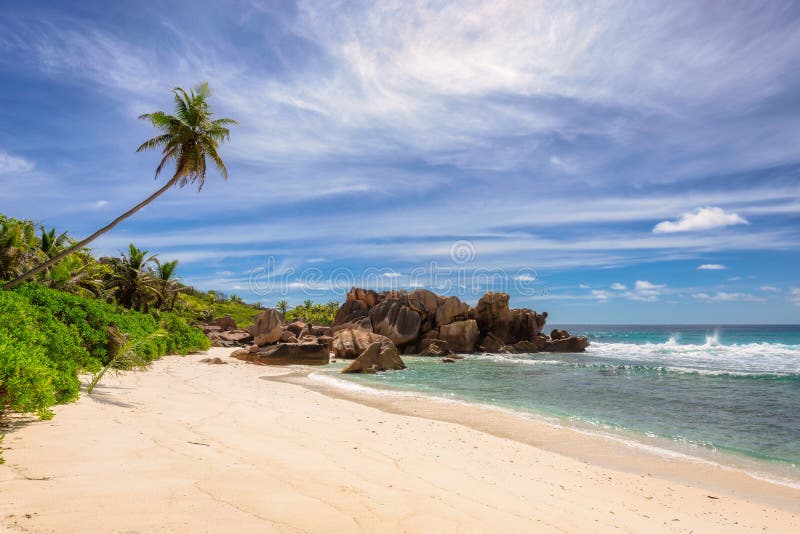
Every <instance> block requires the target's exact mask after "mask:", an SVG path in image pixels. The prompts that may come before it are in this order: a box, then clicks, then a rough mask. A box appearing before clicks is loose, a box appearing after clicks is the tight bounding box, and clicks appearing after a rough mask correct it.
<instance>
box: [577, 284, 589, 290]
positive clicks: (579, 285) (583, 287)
mask: <svg viewBox="0 0 800 534" xmlns="http://www.w3.org/2000/svg"><path fill="white" fill-rule="evenodd" d="M578 287H579V288H581V289H589V286H588V285H586V284H578Z"/></svg>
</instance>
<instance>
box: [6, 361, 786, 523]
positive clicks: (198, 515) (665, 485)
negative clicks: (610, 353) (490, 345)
mask: <svg viewBox="0 0 800 534" xmlns="http://www.w3.org/2000/svg"><path fill="white" fill-rule="evenodd" d="M230 352H231V351H230V350H229V349H212V350H210V351H208V352H207V353H203V354H197V355H191V356H187V357H167V358H163V359H162V360H159V361H157V362H155V363H154V365H153V368H152V369H151V370H150V371H147V372H144V373H124V374H122V375H120V376H118V377H108V378H107V379H104V381H103V382H102V383H101V385H100V386H99V387H98V389H97V390H96V394H95V395H93V396H92V397H91V398H90V397H88V396H86V395H82V397H81V398H80V400H79V401H77V402H76V403H74V404H71V405H64V406H57V407H55V409H54V411H55V412H56V417H55V419H53V420H52V421H39V422H32V423H26V424H23V425H19V426H16V427H13V428H11V429H10V430H8V431H7V432H6V439H5V442H4V443H3V445H4V447H5V449H6V450H5V452H4V457H5V459H6V464H5V465H2V466H0V494H2V495H3V496H4V499H2V502H0V517H2V523H0V524H1V525H2V526H3V527H4V528H5V529H7V530H9V531H14V530H23V529H24V530H28V531H34V532H40V531H49V530H57V531H59V532H77V531H81V532H92V531H94V532H109V531H130V530H140V531H147V530H154V529H156V530H160V531H171V532H186V531H230V530H236V531H239V532H242V531H245V532H249V531H262V532H263V531H274V532H296V531H314V532H317V531H325V532H352V531H403V532H418V531H423V530H428V531H431V530H435V531H442V530H458V531H466V532H472V531H476V532H477V531H487V530H492V531H496V530H505V529H515V530H520V529H523V528H527V529H531V528H537V529H538V530H545V531H579V530H587V529H592V530H595V531H597V530H611V529H615V528H621V529H623V530H628V531H642V530H648V531H654V530H655V531H670V532H676V531H689V530H695V531H722V530H725V531H731V530H740V531H750V530H762V528H764V527H766V528H768V529H769V530H770V531H779V532H780V531H787V532H788V531H797V530H798V529H800V504H798V503H800V490H797V489H793V488H790V487H786V486H780V485H776V484H771V483H769V482H765V481H760V480H756V479H753V478H751V477H749V476H747V475H745V474H744V473H741V472H739V471H734V470H730V469H727V468H724V467H721V466H713V465H706V464H701V463H697V462H688V461H687V460H686V459H683V458H672V459H668V458H664V457H657V455H654V454H651V453H648V452H647V451H645V450H635V449H632V448H630V447H626V446H625V445H624V444H622V443H615V442H613V441H609V440H605V443H601V439H602V438H600V437H597V436H595V437H592V436H587V435H585V434H581V433H578V432H576V431H575V430H574V429H570V428H566V427H561V428H559V427H557V426H554V425H547V424H545V423H544V422H540V421H535V420H531V419H524V418H521V417H519V416H517V415H515V414H512V413H503V412H502V411H500V410H488V409H484V408H481V407H476V406H474V405H466V404H459V403H444V402H441V403H440V402H430V401H429V400H428V399H420V398H416V399H415V398H414V397H413V396H411V397H406V396H404V397H403V398H402V403H401V402H398V399H392V398H391V397H388V398H387V397H383V396H373V395H366V394H364V393H363V392H361V393H358V392H346V391H344V392H343V391H342V390H339V389H338V388H334V387H330V386H329V387H328V388H327V389H326V386H325V384H322V383H317V382H319V381H316V382H315V380H314V379H313V378H308V377H306V376H303V375H304V374H307V373H308V372H313V370H310V371H309V370H302V371H300V369H301V368H296V367H262V366H255V365H251V364H247V363H243V362H238V361H236V360H234V359H232V358H228V357H227V356H228V354H229V353H230ZM209 356H210V357H221V358H223V360H224V361H226V362H227V363H228V365H207V364H204V363H200V360H201V359H203V358H206V357H209ZM262 378H267V379H266V380H263V379H262Z"/></svg>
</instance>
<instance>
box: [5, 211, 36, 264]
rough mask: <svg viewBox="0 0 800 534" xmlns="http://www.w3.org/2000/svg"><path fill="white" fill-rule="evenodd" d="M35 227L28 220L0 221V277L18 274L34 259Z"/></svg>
mask: <svg viewBox="0 0 800 534" xmlns="http://www.w3.org/2000/svg"><path fill="white" fill-rule="evenodd" d="M35 232H36V229H35V228H34V226H33V223H30V222H28V221H15V220H13V219H12V220H2V221H0V279H3V278H10V277H12V276H19V274H20V273H21V272H24V271H25V270H27V269H29V268H30V265H31V264H32V261H31V260H35V257H36V256H35V253H34V249H35V243H36V235H35Z"/></svg>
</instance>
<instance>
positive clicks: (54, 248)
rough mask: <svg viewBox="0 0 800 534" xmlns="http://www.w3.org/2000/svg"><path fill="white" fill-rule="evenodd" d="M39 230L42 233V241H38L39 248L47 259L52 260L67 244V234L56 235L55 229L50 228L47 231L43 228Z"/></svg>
mask: <svg viewBox="0 0 800 534" xmlns="http://www.w3.org/2000/svg"><path fill="white" fill-rule="evenodd" d="M40 229H41V231H42V239H41V240H40V241H39V248H41V249H42V252H44V253H45V254H46V255H47V257H48V258H52V257H53V256H55V255H56V254H58V253H59V252H61V250H63V248H64V245H65V244H67V243H69V237H68V236H67V232H62V233H60V234H58V235H56V229H55V228H51V229H50V230H49V231H47V230H45V229H44V226H41V227H40Z"/></svg>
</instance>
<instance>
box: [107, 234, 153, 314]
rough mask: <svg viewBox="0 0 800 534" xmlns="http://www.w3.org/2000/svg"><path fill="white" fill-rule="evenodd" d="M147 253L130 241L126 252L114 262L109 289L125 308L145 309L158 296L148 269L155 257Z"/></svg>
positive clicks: (150, 271)
mask: <svg viewBox="0 0 800 534" xmlns="http://www.w3.org/2000/svg"><path fill="white" fill-rule="evenodd" d="M147 254H148V252H147V251H146V250H141V249H139V248H137V247H136V246H135V245H134V244H133V243H131V244H130V245H128V253H127V254H125V253H122V257H121V258H120V259H119V260H117V261H116V262H115V265H114V272H113V273H112V274H111V283H110V290H111V293H112V294H113V295H114V297H115V298H116V300H117V302H118V303H119V304H121V305H122V306H125V307H126V308H134V309H137V310H143V311H146V310H147V308H148V307H149V305H150V303H151V302H153V301H155V300H156V299H157V298H158V295H159V288H158V283H157V281H156V279H155V278H154V277H153V275H152V274H151V273H152V270H151V269H150V264H151V263H153V262H154V261H155V259H156V257H155V255H153V256H148V255H147Z"/></svg>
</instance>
